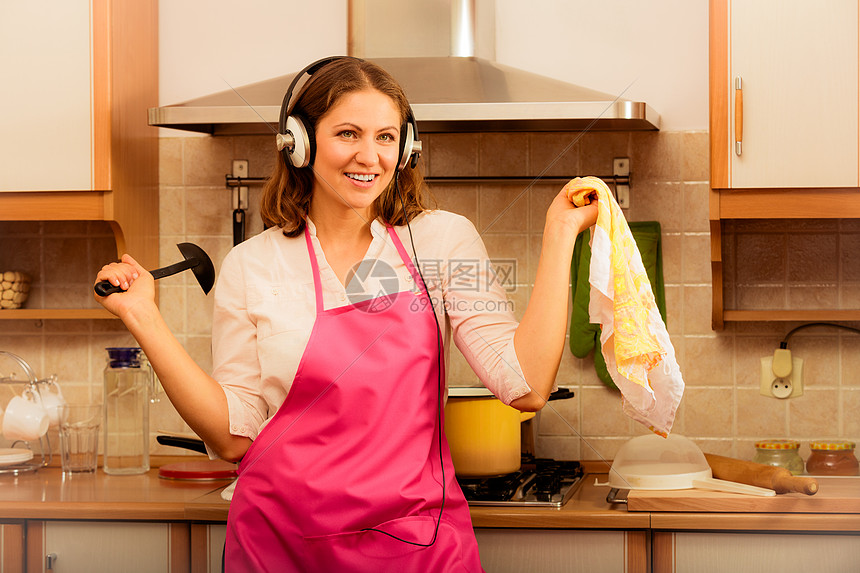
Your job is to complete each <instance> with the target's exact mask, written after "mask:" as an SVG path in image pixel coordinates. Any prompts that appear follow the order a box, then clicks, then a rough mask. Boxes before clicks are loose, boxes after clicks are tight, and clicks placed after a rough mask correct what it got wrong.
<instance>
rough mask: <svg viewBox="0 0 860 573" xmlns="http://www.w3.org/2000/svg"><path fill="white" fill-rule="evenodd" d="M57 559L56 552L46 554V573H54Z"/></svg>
mask: <svg viewBox="0 0 860 573" xmlns="http://www.w3.org/2000/svg"><path fill="white" fill-rule="evenodd" d="M56 560H57V554H56V553H48V554H47V555H45V573H53V571H54V561H56Z"/></svg>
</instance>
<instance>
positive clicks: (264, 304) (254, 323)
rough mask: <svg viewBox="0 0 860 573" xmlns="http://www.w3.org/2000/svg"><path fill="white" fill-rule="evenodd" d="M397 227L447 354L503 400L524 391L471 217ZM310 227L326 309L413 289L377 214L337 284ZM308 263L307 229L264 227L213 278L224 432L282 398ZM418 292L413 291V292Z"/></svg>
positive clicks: (296, 344)
mask: <svg viewBox="0 0 860 573" xmlns="http://www.w3.org/2000/svg"><path fill="white" fill-rule="evenodd" d="M410 227H411V229H412V237H413V239H414V243H415V252H414V253H413V249H412V242H411V241H410V236H409V231H408V230H407V228H406V227H405V226H403V227H395V232H396V233H397V235H398V237H399V238H400V240H401V242H402V243H403V246H404V248H405V249H406V252H407V253H410V254H413V261H414V260H415V259H414V254H415V253H417V255H418V257H417V258H418V261H419V268H420V270H421V273H422V275H423V277H424V281H425V283H426V284H427V287H428V290H429V293H430V299H431V301H432V302H433V306H434V309H435V311H436V317H437V319H438V321H439V325H440V327H441V328H442V329H443V340H444V344H445V356H446V362H447V356H448V349H449V348H450V341H451V338H452V336H453V339H454V343H455V344H456V345H457V348H459V349H460V351H461V352H462V353H463V356H464V357H465V358H466V361H467V362H468V363H469V365H470V366H471V367H472V369H473V370H474V371H475V373H476V374H477V376H478V378H479V379H480V380H481V382H482V383H483V384H484V385H485V386H486V387H487V388H489V389H490V391H492V392H493V394H495V395H496V396H497V397H498V398H499V399H500V400H501V401H502V402H504V403H506V404H510V402H511V401H513V400H515V399H517V398H520V397H522V396H525V395H526V394H528V392H529V387H528V385H527V384H526V382H525V378H524V377H523V374H522V370H521V368H520V364H519V361H518V360H517V356H516V353H515V351H514V340H513V338H514V331H515V330H516V328H517V322H516V319H515V318H514V315H513V312H512V311H511V305H510V303H509V302H508V300H507V295H506V293H505V291H504V288H503V286H502V285H501V284H500V283H499V281H498V280H497V278H496V275H495V273H494V271H493V269H492V268H491V265H490V260H489V257H488V255H487V251H486V248H485V247H484V243H483V241H482V240H481V237H480V235H479V234H478V232H477V230H476V229H475V227H474V225H472V223H471V222H470V221H469V220H468V219H466V218H465V217H462V216H460V215H456V214H454V213H450V212H447V211H427V212H425V213H422V214H420V215H419V216H417V217H416V218H415V219H413V220H412V222H411V223H410ZM308 229H309V231H310V233H311V239H312V243H313V246H314V251H315V254H316V257H317V262H318V264H319V269H320V280H321V284H322V291H323V305H324V308H325V309H329V308H335V307H339V306H345V305H349V304H353V303H355V302H357V301H358V300H362V299H366V298H375V297H376V296H378V295H379V294H389V293H394V292H404V291H410V290H414V289H415V288H416V285H415V284H413V283H414V282H415V281H413V280H412V276H411V275H410V274H409V271H408V270H407V269H406V265H404V264H403V262H402V260H401V259H400V255H399V254H398V252H397V249H396V247H395V246H394V244H393V243H392V241H391V238H390V237H389V236H388V233H387V231H386V229H385V226H384V225H383V224H382V223H381V222H380V221H379V220H376V221H373V222H372V223H371V232H372V234H373V240H372V242H371V244H370V247H369V248H368V251H367V253H366V255H365V257H364V262H363V263H362V264H361V265H360V266H359V268H358V269H357V270H356V272H355V274H354V275H353V276H352V277H351V278H350V279H349V281H348V283H347V286H346V287H344V285H343V284H341V282H340V280H339V279H338V278H337V276H336V275H335V273H334V271H333V270H332V268H331V267H330V266H329V264H328V263H327V262H326V259H325V254H324V253H323V250H322V247H321V246H320V243H319V241H318V240H317V237H316V229H315V227H314V225H313V223H312V222H311V221H310V220H309V221H308ZM315 300H316V299H315V295H314V280H313V271H312V270H311V264H310V259H309V257H308V252H307V244H306V241H305V237H304V236H303V235H299V236H298V237H295V238H288V237H286V236H284V234H283V233H282V232H281V231H280V229H279V228H270V229H267V230H266V231H264V232H262V233H261V234H259V235H257V236H255V237H252V238H250V239H248V240H247V241H245V242H243V243H241V244H240V245H238V246H236V247H234V248H233V249H232V250H231V251H230V253H228V255H227V257H226V258H225V259H224V262H223V264H222V266H221V271H220V273H219V277H218V283H217V285H216V287H215V310H214V317H213V328H212V352H213V361H214V370H213V376H214V378H215V379H216V380H217V381H218V382H219V383H220V384H221V386H222V387H223V388H224V392H225V393H226V395H227V404H228V408H229V416H230V432H231V433H232V434H235V435H239V436H247V437H249V438H251V439H254V438H256V436H257V434H259V432H260V430H261V429H262V427H263V426H264V425H265V423H266V421H267V420H268V419H270V418H271V417H272V416H274V415H275V413H276V412H277V410H278V408H280V406H281V404H282V403H283V402H284V400H285V398H286V396H287V393H288V392H289V391H290V387H291V385H292V382H293V378H294V377H295V374H296V370H297V369H298V365H299V361H300V360H301V357H302V354H303V353H304V350H305V346H306V345H307V342H308V339H309V338H310V334H311V330H312V328H313V325H314V320H315V317H316V302H315ZM419 300H421V299H419V298H417V297H416V301H419Z"/></svg>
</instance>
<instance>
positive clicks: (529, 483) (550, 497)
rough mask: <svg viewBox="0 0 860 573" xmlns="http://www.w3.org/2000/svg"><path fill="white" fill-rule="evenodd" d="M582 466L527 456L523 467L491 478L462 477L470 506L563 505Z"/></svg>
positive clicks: (580, 474) (460, 480)
mask: <svg viewBox="0 0 860 573" xmlns="http://www.w3.org/2000/svg"><path fill="white" fill-rule="evenodd" d="M582 475H583V471H582V465H581V464H580V463H579V462H576V461H558V460H551V459H546V458H537V459H535V458H533V457H532V456H523V459H522V464H521V467H520V470H519V471H517V472H514V473H510V474H507V475H503V476H498V477H491V478H477V479H471V478H458V479H457V481H458V482H459V483H460V487H461V488H462V490H463V494H464V495H465V496H466V500H467V501H468V502H469V505H528V506H549V507H561V506H563V505H564V504H565V503H567V501H568V500H569V499H570V497H571V496H572V495H573V493H574V491H575V490H576V487H575V486H576V485H577V484H578V483H579V482H580V481H581V480H582Z"/></svg>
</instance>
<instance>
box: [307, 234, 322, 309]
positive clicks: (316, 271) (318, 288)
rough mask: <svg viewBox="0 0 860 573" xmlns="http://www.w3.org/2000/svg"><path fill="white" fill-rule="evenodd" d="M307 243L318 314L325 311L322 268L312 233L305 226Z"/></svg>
mask: <svg viewBox="0 0 860 573" xmlns="http://www.w3.org/2000/svg"><path fill="white" fill-rule="evenodd" d="M305 242H306V243H307V245H308V256H309V257H310V259H311V270H312V271H313V275H314V295H315V296H316V304H317V312H318V313H319V312H321V311H322V309H323V295H322V283H321V282H320V266H319V263H317V254H316V252H315V251H314V245H313V241H312V240H311V232H310V231H309V230H308V226H307V225H305Z"/></svg>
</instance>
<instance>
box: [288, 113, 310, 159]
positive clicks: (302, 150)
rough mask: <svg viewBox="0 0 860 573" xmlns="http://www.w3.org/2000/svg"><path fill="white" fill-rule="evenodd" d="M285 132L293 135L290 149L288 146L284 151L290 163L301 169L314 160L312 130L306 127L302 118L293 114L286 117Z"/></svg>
mask: <svg viewBox="0 0 860 573" xmlns="http://www.w3.org/2000/svg"><path fill="white" fill-rule="evenodd" d="M286 127H287V132H288V133H290V134H291V135H292V136H293V146H292V150H290V149H289V148H287V149H285V150H284V151H285V152H286V153H287V156H288V157H289V160H290V163H292V164H293V166H294V167H298V168H299V169H301V168H302V167H307V166H308V165H311V164H312V163H313V162H314V155H315V154H316V141H315V139H314V131H313V130H312V129H310V130H309V129H308V128H307V127H306V125H305V122H304V120H303V119H302V118H301V117H299V116H295V115H291V116H289V117H287V126H286Z"/></svg>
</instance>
